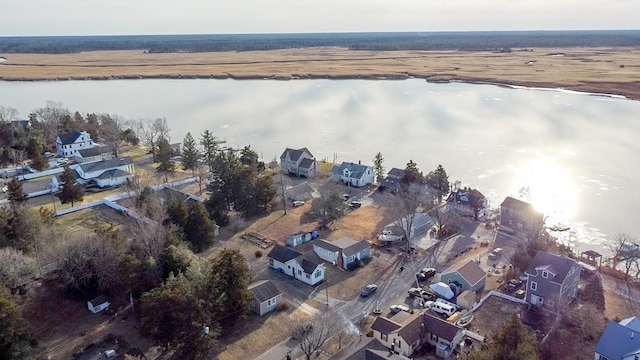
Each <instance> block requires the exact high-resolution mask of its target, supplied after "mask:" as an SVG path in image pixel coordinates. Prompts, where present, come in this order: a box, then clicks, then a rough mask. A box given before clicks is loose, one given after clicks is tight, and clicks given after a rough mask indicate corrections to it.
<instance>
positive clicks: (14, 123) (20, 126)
mask: <svg viewBox="0 0 640 360" xmlns="http://www.w3.org/2000/svg"><path fill="white" fill-rule="evenodd" d="M30 128H31V121H30V120H11V130H13V131H25V132H26V131H28V130H29V129H30Z"/></svg>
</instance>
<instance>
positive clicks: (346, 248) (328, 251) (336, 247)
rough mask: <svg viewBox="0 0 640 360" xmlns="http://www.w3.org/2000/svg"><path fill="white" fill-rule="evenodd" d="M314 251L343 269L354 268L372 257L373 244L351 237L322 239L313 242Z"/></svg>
mask: <svg viewBox="0 0 640 360" xmlns="http://www.w3.org/2000/svg"><path fill="white" fill-rule="evenodd" d="M313 251H314V252H315V253H316V255H318V256H319V257H320V258H321V259H323V260H326V261H328V262H330V263H332V264H333V265H336V266H337V267H339V268H340V269H342V270H352V269H353V268H354V267H355V266H357V265H358V264H360V262H361V261H366V260H367V259H368V258H370V257H371V246H370V245H369V242H368V241H365V240H363V241H356V240H353V239H349V238H342V239H340V240H336V241H327V240H322V239H320V240H318V241H316V243H315V244H313Z"/></svg>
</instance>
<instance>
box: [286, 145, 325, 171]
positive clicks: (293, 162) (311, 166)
mask: <svg viewBox="0 0 640 360" xmlns="http://www.w3.org/2000/svg"><path fill="white" fill-rule="evenodd" d="M280 167H281V168H282V172H283V173H285V174H291V175H295V176H304V177H312V176H313V175H315V174H316V173H317V172H318V169H319V167H318V163H317V162H316V158H315V157H314V156H313V154H311V152H310V151H309V149H307V148H302V149H297V150H296V149H289V148H286V149H285V150H284V152H283V153H282V155H280Z"/></svg>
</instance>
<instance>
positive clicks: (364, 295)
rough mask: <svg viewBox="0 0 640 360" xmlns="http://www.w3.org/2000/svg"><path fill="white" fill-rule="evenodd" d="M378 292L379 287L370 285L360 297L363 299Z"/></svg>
mask: <svg viewBox="0 0 640 360" xmlns="http://www.w3.org/2000/svg"><path fill="white" fill-rule="evenodd" d="M376 290H378V285H376V284H369V285H367V286H366V287H365V288H364V290H362V292H361V293H360V296H362V297H368V296H369V295H371V294H373V293H374V292H376Z"/></svg>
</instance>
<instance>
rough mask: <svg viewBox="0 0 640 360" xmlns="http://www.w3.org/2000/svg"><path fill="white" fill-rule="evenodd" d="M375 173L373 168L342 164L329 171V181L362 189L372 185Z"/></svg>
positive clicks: (358, 164)
mask: <svg viewBox="0 0 640 360" xmlns="http://www.w3.org/2000/svg"><path fill="white" fill-rule="evenodd" d="M374 177H375V173H374V171H373V167H371V166H366V165H362V164H361V163H360V162H358V163H357V164H354V163H349V162H343V163H342V164H340V166H338V165H336V166H334V167H333V169H331V180H333V181H340V182H342V183H344V184H348V185H350V186H353V187H363V186H367V185H371V184H373V180H374Z"/></svg>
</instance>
